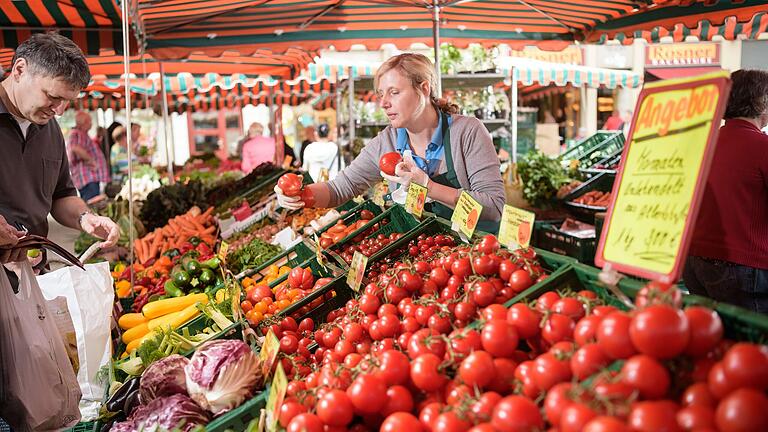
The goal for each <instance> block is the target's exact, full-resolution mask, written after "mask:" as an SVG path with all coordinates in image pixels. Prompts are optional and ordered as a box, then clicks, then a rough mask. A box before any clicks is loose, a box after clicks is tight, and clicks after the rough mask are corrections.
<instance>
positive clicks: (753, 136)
mask: <svg viewBox="0 0 768 432" xmlns="http://www.w3.org/2000/svg"><path fill="white" fill-rule="evenodd" d="M731 80H732V82H733V86H732V89H731V95H730V97H729V98H728V105H727V106H726V109H725V116H724V118H725V119H726V120H725V125H724V126H722V127H721V128H720V133H719V135H718V139H717V146H716V147H715V155H714V157H713V158H712V166H711V167H710V171H709V177H708V178H707V186H706V189H705V192H704V197H703V198H702V201H701V209H700V210H699V215H698V219H697V220H696V225H695V230H694V234H693V241H692V242H691V247H690V251H689V257H688V261H687V262H686V267H685V271H684V273H683V279H684V281H685V285H686V286H687V287H688V289H689V290H690V292H691V293H693V294H699V295H704V296H708V297H711V298H713V299H715V300H717V301H721V302H727V303H733V304H736V305H738V306H742V307H744V308H747V309H751V310H753V311H756V312H760V313H768V135H765V134H764V133H762V132H761V129H762V128H764V127H766V126H768V72H766V71H758V70H740V71H736V72H734V73H733V74H732V75H731Z"/></svg>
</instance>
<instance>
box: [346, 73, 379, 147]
mask: <svg viewBox="0 0 768 432" xmlns="http://www.w3.org/2000/svg"><path fill="white" fill-rule="evenodd" d="M353 72H354V69H353V68H352V66H350V67H349V79H348V80H347V87H348V88H347V97H348V101H349V102H348V103H349V119H348V121H349V123H348V125H347V133H348V134H349V148H352V147H353V145H354V141H355V115H354V110H355V77H354V75H353ZM374 90H375V89H374Z"/></svg>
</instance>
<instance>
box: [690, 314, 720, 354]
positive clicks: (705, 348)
mask: <svg viewBox="0 0 768 432" xmlns="http://www.w3.org/2000/svg"><path fill="white" fill-rule="evenodd" d="M685 317H686V318H687V319H688V325H689V327H690V329H691V338H690V340H689V341H688V346H687V347H686V348H685V353H686V354H688V355H690V356H694V357H696V356H702V355H704V354H706V353H708V352H710V351H712V349H714V348H715V347H716V346H717V345H718V344H719V343H720V340H721V339H722V338H723V322H722V321H720V316H719V315H718V314H717V312H715V311H713V310H712V309H709V308H706V307H703V306H691V307H688V308H686V309H685Z"/></svg>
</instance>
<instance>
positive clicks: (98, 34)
mask: <svg viewBox="0 0 768 432" xmlns="http://www.w3.org/2000/svg"><path fill="white" fill-rule="evenodd" d="M0 5H2V7H0V29H1V30H0V47H3V48H15V47H17V46H18V45H19V43H21V42H23V41H24V40H26V39H27V38H29V36H30V35H31V34H32V33H37V32H44V31H48V30H52V29H56V30H57V31H58V32H59V33H61V34H62V35H64V36H66V37H68V38H70V39H72V40H73V41H75V43H77V45H78V46H80V48H81V49H82V50H83V52H85V53H86V54H89V55H98V54H99V53H100V51H101V49H116V50H117V52H118V53H122V49H123V38H122V28H121V19H120V17H121V14H120V7H119V6H118V3H117V1H115V0H28V1H11V0H0ZM135 39H136V38H135V37H134V35H131V43H132V44H133V43H134V42H135Z"/></svg>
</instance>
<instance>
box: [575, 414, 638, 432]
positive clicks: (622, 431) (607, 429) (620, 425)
mask: <svg viewBox="0 0 768 432" xmlns="http://www.w3.org/2000/svg"><path fill="white" fill-rule="evenodd" d="M583 432H629V427H628V426H627V424H626V423H624V422H623V421H621V420H619V419H617V418H616V417H611V416H597V417H595V418H593V419H592V420H590V421H589V423H587V424H586V425H585V426H584V430H583Z"/></svg>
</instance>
